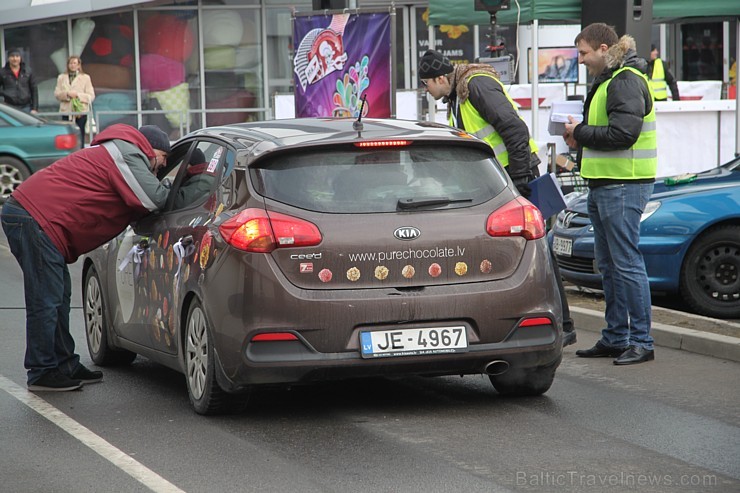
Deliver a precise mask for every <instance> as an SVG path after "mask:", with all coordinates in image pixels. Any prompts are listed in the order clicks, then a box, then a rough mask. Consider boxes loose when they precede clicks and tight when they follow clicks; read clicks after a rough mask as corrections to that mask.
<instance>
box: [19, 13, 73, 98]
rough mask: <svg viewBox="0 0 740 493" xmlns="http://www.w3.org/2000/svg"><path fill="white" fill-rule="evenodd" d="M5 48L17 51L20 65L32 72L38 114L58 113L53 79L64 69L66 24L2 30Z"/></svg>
mask: <svg viewBox="0 0 740 493" xmlns="http://www.w3.org/2000/svg"><path fill="white" fill-rule="evenodd" d="M5 47H6V49H9V48H18V49H19V50H20V51H21V56H22V59H23V62H24V63H25V64H26V66H27V67H28V68H29V69H30V70H32V71H33V74H34V76H35V77H36V81H37V82H38V90H39V111H40V112H42V113H45V112H56V111H58V110H59V101H57V100H56V98H55V97H54V87H56V81H57V76H58V75H59V74H60V73H61V72H62V71H63V70H66V66H67V56H68V55H67V22H66V21H62V22H47V23H44V24H38V25H35V26H23V27H16V28H10V29H6V30H5ZM60 47H62V48H60Z"/></svg>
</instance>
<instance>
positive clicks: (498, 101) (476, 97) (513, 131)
mask: <svg viewBox="0 0 740 493" xmlns="http://www.w3.org/2000/svg"><path fill="white" fill-rule="evenodd" d="M481 72H483V73H487V74H492V75H493V74H495V72H491V71H490V66H489V65H485V64H470V65H456V66H455V72H454V74H453V76H452V84H453V87H452V92H451V94H450V95H449V96H448V107H449V108H450V109H452V108H455V109H456V115H455V118H456V121H457V126H458V127H459V128H462V129H463V130H464V129H465V122H464V121H463V120H462V116H461V115H460V105H461V104H462V103H463V101H465V100H466V99H469V100H470V103H471V104H472V105H473V107H474V108H475V109H476V110H477V111H478V114H480V116H481V117H483V119H484V120H486V121H487V122H488V123H490V124H491V126H493V128H494V129H495V130H496V132H498V134H499V135H500V136H501V138H502V139H503V141H504V145H505V146H506V150H507V152H508V153H509V165H508V166H507V167H506V171H507V172H508V173H509V176H511V179H512V181H513V182H514V184H515V185H517V187H518V186H519V185H520V184H522V183H528V182H529V181H531V180H532V179H533V178H535V177H536V176H538V175H539V170H536V168H537V166H538V165H539V164H540V159H539V157H537V154H534V153H532V151H531V149H530V147H529V137H530V136H529V128H528V127H527V124H526V123H525V122H524V120H522V119H521V117H520V116H519V113H518V112H517V111H516V110H515V109H514V107H513V106H512V105H511V103H510V102H509V99H508V98H507V97H506V94H505V93H504V90H503V88H502V87H501V84H499V83H498V82H496V81H494V80H492V79H491V78H490V77H474V78H473V79H471V80H470V82H468V79H470V77H471V76H472V75H473V74H476V73H481ZM495 76H498V74H495Z"/></svg>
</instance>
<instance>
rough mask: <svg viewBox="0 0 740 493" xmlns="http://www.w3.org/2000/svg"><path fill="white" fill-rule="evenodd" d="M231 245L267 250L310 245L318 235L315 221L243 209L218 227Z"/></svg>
mask: <svg viewBox="0 0 740 493" xmlns="http://www.w3.org/2000/svg"><path fill="white" fill-rule="evenodd" d="M218 230H219V232H220V233H221V236H222V237H223V238H224V240H225V241H226V242H227V243H228V244H229V245H231V246H233V247H234V248H238V249H240V250H244V251H247V252H255V253H269V252H271V251H273V250H275V249H276V248H286V247H305V246H314V245H318V244H319V243H321V240H322V237H321V232H320V231H319V228H317V227H316V225H315V224H313V223H310V222H308V221H304V220H303V219H298V218H296V217H292V216H288V215H286V214H280V213H277V212H270V213H269V214H268V213H267V211H264V210H262V209H245V210H243V211H241V212H240V213H239V214H237V215H236V216H234V217H232V218H231V219H229V220H228V221H225V222H224V223H223V224H222V225H221V226H219V228H218Z"/></svg>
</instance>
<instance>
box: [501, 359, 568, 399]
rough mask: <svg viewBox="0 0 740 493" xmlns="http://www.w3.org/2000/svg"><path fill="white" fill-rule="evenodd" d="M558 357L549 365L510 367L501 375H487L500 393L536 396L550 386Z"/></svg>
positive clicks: (558, 361) (557, 363) (558, 362)
mask: <svg viewBox="0 0 740 493" xmlns="http://www.w3.org/2000/svg"><path fill="white" fill-rule="evenodd" d="M561 358H562V357H559V358H558V359H557V360H555V361H554V362H552V363H550V364H549V365H544V366H537V367H535V368H510V369H509V370H508V371H506V372H505V373H502V374H501V375H489V376H488V378H489V379H490V380H491V383H492V384H493V388H495V389H496V392H498V393H499V394H501V395H506V396H536V395H542V394H544V393H545V392H547V391H548V390H550V386H552V381H553V379H554V378H555V370H557V368H558V366H560V360H561Z"/></svg>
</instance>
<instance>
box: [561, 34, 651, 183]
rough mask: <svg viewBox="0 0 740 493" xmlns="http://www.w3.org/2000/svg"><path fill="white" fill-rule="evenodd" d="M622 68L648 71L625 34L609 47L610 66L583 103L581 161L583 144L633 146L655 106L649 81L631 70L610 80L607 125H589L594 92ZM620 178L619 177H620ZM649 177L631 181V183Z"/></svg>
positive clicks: (578, 138) (577, 133)
mask: <svg viewBox="0 0 740 493" xmlns="http://www.w3.org/2000/svg"><path fill="white" fill-rule="evenodd" d="M622 67H632V68H635V69H637V70H639V71H640V72H642V73H645V71H646V70H647V61H645V59H644V58H640V57H638V56H637V54H636V52H635V45H634V40H633V39H632V38H631V37H630V36H627V35H625V36H622V38H621V39H620V40H619V42H618V43H617V44H616V45H614V46H612V47H611V48H609V53H608V55H607V67H606V68H605V69H604V71H603V72H602V73H601V74H599V76H598V77H596V79H594V81H593V85H592V86H591V89H590V90H589V91H588V95H587V96H586V101H585V103H584V106H583V122H584V123H581V124H580V125H578V126H577V127H576V128H575V131H574V132H573V137H574V138H575V139H576V142H578V146H579V148H580V149H579V151H578V161H579V162H580V160H581V153H582V150H583V149H582V148H583V147H588V148H591V149H597V150H601V151H617V150H624V149H629V148H630V147H632V146H633V145H634V144H635V142H637V139H638V138H639V137H640V132H641V131H642V122H643V119H644V118H645V116H646V115H647V114H648V113H650V111H651V110H652V107H653V98H652V96H651V95H650V89H649V88H648V85H647V82H646V81H645V80H644V79H643V78H642V77H639V76H638V75H636V74H634V73H632V72H631V71H629V70H625V71H624V72H621V73H620V74H618V75H617V76H616V77H614V79H613V80H612V81H611V82H610V83H609V90H608V92H607V98H606V114H607V117H608V118H609V124H608V125H607V126H603V127H602V126H594V125H588V124H587V123H586V122H588V111H589V108H590V106H591V101H592V100H593V97H594V94H595V93H596V90H597V89H598V88H599V86H600V85H601V84H602V83H604V82H605V81H607V80H609V79H610V78H611V77H612V74H613V73H614V72H616V71H617V70H619V69H620V68H622ZM616 181H619V180H616ZM640 181H646V182H652V181H653V180H652V179H647V180H631V181H630V183H636V182H640ZM614 182H615V180H606V179H598V180H590V181H589V186H590V187H596V186H601V185H606V184H609V183H614Z"/></svg>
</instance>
